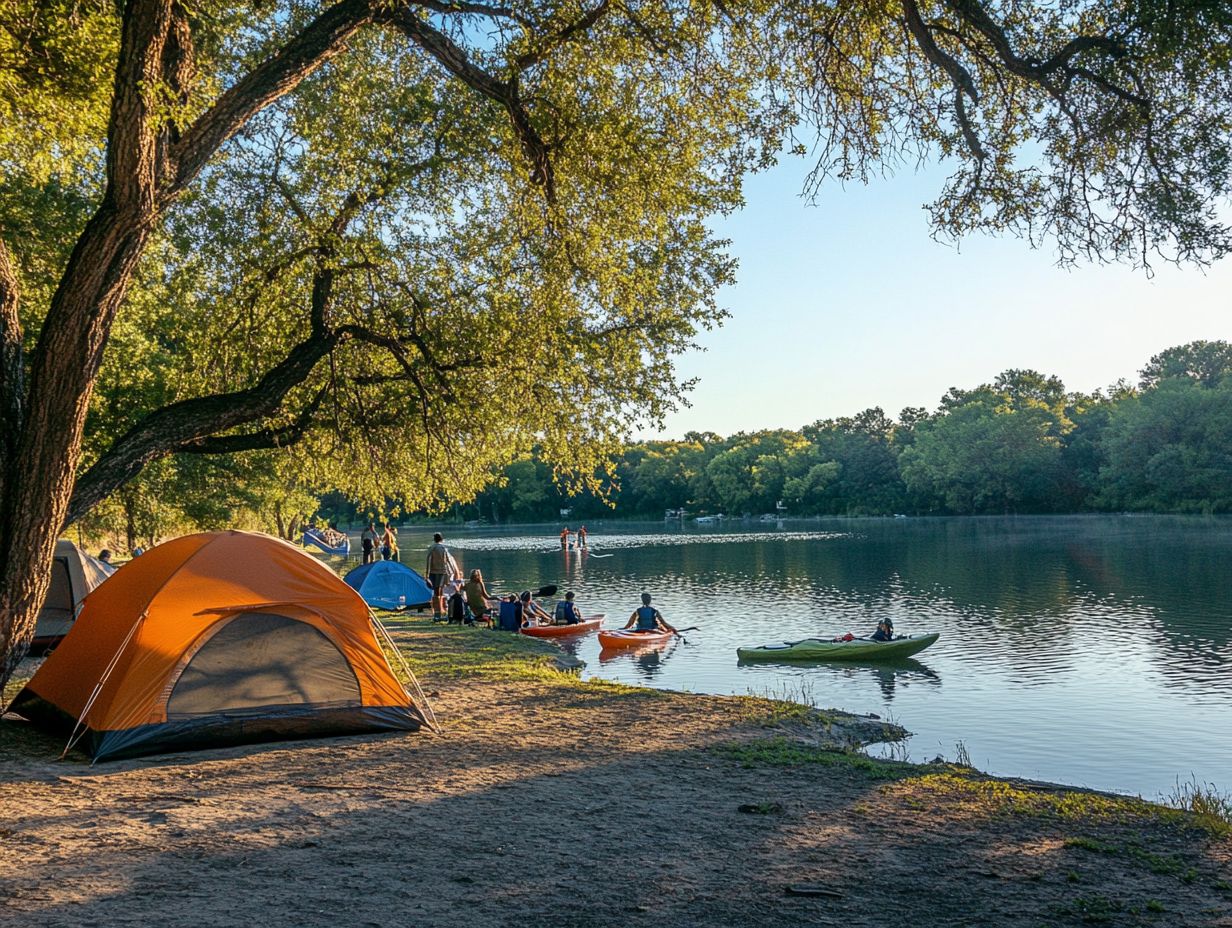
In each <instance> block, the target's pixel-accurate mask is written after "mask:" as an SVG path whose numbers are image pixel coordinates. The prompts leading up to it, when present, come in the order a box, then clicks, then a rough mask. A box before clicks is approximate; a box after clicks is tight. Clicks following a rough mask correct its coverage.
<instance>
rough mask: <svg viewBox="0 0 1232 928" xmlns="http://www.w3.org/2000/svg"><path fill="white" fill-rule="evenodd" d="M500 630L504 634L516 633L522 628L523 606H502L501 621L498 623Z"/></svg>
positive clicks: (505, 604) (506, 604) (505, 603)
mask: <svg viewBox="0 0 1232 928" xmlns="http://www.w3.org/2000/svg"><path fill="white" fill-rule="evenodd" d="M498 625H499V626H500V630H501V631H503V632H516V631H517V630H518V629H519V628H521V627H522V604H521V603H507V602H502V603H501V604H500V619H499V621H498Z"/></svg>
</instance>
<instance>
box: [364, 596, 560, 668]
mask: <svg viewBox="0 0 1232 928" xmlns="http://www.w3.org/2000/svg"><path fill="white" fill-rule="evenodd" d="M378 618H380V620H381V622H382V623H383V624H384V625H385V627H386V628H388V629H389V632H390V634H391V635H392V636H393V638H394V641H395V642H396V643H397V645H398V648H399V650H400V651H401V652H402V655H403V656H404V657H405V658H406V660H407V663H408V664H410V666H411V669H412V670H413V671H414V672H415V675H416V676H417V677H419V678H420V682H421V683H422V684H423V685H425V686H430V685H432V682H433V681H446V680H458V679H462V678H469V679H476V678H477V679H481V680H489V681H515V680H534V681H541V682H553V683H568V682H570V681H576V680H577V674H576V673H574V672H571V671H566V670H562V669H561V668H560V667H559V666H558V663H557V661H558V659H559V658H560V657H561V651H560V649H559V648H557V647H556V646H555V645H553V644H551V643H550V642H546V641H539V640H537V639H535V638H530V637H527V636H526V635H515V634H512V633H510V632H500V631H494V630H492V629H488V628H479V627H474V628H472V627H469V626H464V625H443V624H439V623H434V622H433V621H432V620H431V619H430V618H419V617H418V616H414V617H412V616H407V615H406V614H405V613H378Z"/></svg>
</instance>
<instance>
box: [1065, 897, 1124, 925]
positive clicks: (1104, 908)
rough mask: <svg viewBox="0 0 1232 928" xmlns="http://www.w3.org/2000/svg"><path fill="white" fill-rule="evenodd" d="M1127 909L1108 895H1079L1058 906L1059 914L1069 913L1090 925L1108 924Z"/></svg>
mask: <svg viewBox="0 0 1232 928" xmlns="http://www.w3.org/2000/svg"><path fill="white" fill-rule="evenodd" d="M1124 911H1125V908H1124V906H1123V905H1122V904H1121V903H1120V902H1118V901H1117V900H1116V899H1109V898H1108V897H1107V896H1098V895H1097V896H1079V897H1078V898H1077V899H1074V900H1073V901H1072V902H1069V903H1067V904H1065V905H1062V906H1059V907H1058V908H1057V912H1058V914H1061V915H1069V916H1072V917H1075V918H1078V919H1080V920H1081V921H1083V922H1085V923H1086V924H1089V925H1100V924H1106V923H1108V922H1111V921H1113V920H1114V919H1115V918H1116V916H1118V915H1120V914H1121V913H1122V912H1124Z"/></svg>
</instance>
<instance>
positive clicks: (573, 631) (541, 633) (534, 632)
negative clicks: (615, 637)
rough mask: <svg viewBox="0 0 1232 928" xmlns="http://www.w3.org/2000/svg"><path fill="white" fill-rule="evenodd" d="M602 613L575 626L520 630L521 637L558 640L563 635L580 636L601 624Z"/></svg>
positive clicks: (543, 626)
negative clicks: (528, 636)
mask: <svg viewBox="0 0 1232 928" xmlns="http://www.w3.org/2000/svg"><path fill="white" fill-rule="evenodd" d="M603 617H604V613H602V612H600V613H599V614H598V615H592V616H591V617H590V618H589V619H587V620H586V621H585V622H578V623H577V624H576V625H533V626H530V627H529V628H523V629H520V631H521V632H522V634H523V635H530V636H531V637H532V638H560V637H563V636H564V635H580V634H582V633H583V632H593V631H595V629H597V628H599V626H601V625H602V624H603Z"/></svg>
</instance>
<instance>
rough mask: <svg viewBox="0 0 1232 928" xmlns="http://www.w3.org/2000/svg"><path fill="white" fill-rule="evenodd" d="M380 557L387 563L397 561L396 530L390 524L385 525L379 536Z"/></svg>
mask: <svg viewBox="0 0 1232 928" xmlns="http://www.w3.org/2000/svg"><path fill="white" fill-rule="evenodd" d="M381 557H382V558H383V559H384V560H387V561H396V560H398V530H397V529H396V528H394V527H393V524H392V523H390V522H386V523H385V532H384V534H383V535H382V536H381Z"/></svg>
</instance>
